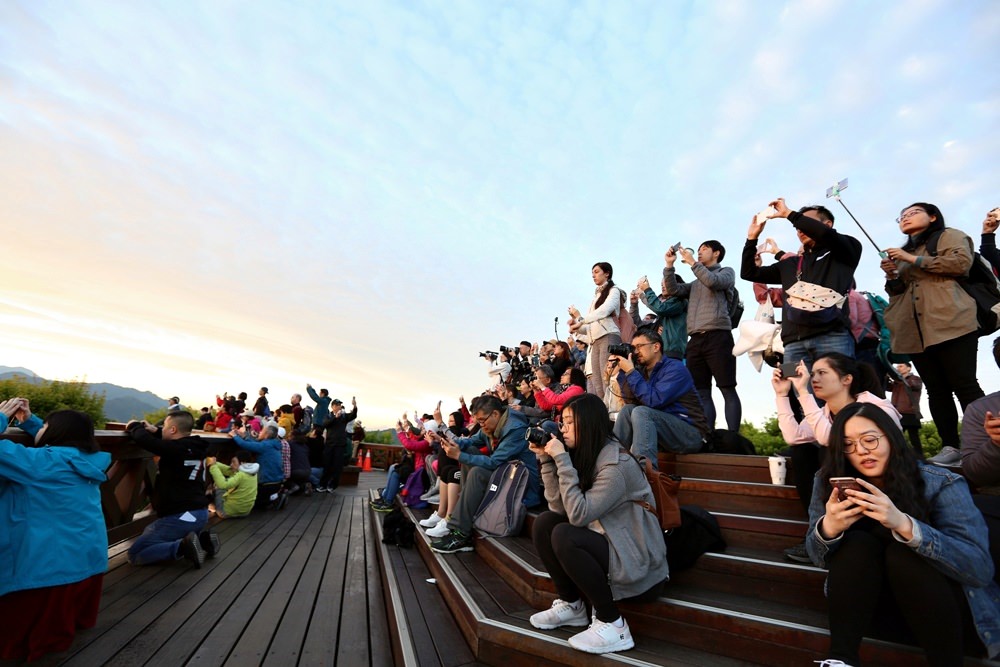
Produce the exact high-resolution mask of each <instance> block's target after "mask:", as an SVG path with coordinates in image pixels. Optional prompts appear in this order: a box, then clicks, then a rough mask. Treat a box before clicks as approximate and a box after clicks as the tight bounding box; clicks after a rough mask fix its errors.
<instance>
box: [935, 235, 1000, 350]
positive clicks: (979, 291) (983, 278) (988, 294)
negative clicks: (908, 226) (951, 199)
mask: <svg viewBox="0 0 1000 667" xmlns="http://www.w3.org/2000/svg"><path fill="white" fill-rule="evenodd" d="M943 231H944V230H941V231H939V232H935V233H934V234H932V235H931V237H930V238H929V239H927V254H928V255H930V256H931V257H937V246H938V240H939V239H940V238H941V232H943ZM955 282H957V283H958V284H959V286H961V288H962V289H963V290H965V293H966V294H968V295H969V296H971V297H972V300H973V301H975V302H976V320H977V321H978V322H979V330H978V331H977V335H979V336H980V337H981V336H989V335H990V334H992V333H994V332H995V331H996V330H997V329H1000V283H997V277H996V274H995V273H993V268H992V267H991V266H990V264H989V262H987V261H986V260H985V259H983V256H982V255H980V254H979V253H978V252H973V253H972V266H971V267H970V268H969V275H968V276H967V277H966V276H958V277H956V278H955Z"/></svg>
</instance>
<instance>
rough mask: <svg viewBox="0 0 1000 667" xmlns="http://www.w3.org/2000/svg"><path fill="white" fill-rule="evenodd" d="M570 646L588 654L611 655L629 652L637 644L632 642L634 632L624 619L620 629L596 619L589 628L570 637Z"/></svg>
mask: <svg viewBox="0 0 1000 667" xmlns="http://www.w3.org/2000/svg"><path fill="white" fill-rule="evenodd" d="M569 645H570V646H572V647H573V648H575V649H576V650H577V651H585V652H586V653H611V652H613V651H627V650H629V649H630V648H632V647H634V646H635V642H634V641H632V631H631V630H629V629H628V622H626V621H625V619H624V618H623V619H622V627H620V628H619V627H616V626H615V624H614V623H604V622H603V621H599V620H596V619H595V620H594V622H593V623H592V624H591V625H590V627H589V628H587V629H586V630H584V631H583V632H580V633H577V634H575V635H573V636H572V637H570V638H569Z"/></svg>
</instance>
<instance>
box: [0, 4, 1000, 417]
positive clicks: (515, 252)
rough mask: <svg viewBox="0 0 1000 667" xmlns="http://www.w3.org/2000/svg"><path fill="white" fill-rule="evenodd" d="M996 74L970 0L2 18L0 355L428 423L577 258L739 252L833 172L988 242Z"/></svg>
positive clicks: (549, 313) (557, 303)
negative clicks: (323, 393)
mask: <svg viewBox="0 0 1000 667" xmlns="http://www.w3.org/2000/svg"><path fill="white" fill-rule="evenodd" d="M997 62H1000V4H998V3H997V2H993V1H991V0H983V1H981V2H976V1H958V2H956V1H954V0H952V1H945V0H942V1H940V2H939V1H935V0H914V1H912V2H888V1H886V2H870V1H869V2H854V1H846V2H845V1H843V0H839V1H828V0H802V1H791V2H752V1H750V0H747V1H743V2H741V1H734V2H722V1H719V2H680V1H677V2H608V3H597V2H579V3H578V2H566V3H561V2H543V3H538V2H504V3H501V2H471V1H470V2H437V3H434V2H431V3H418V2H399V3H383V2H364V3H357V2H326V1H324V2H294V3H288V2H256V3H240V2H234V1H225V0H220V1H218V2H210V3H205V2H198V3H195V2H181V1H175V0H171V1H170V2H165V1H164V2H143V3H126V2H64V1H60V2H45V1H42V0H31V1H25V2H14V1H8V2H3V3H0V93H2V94H0V202H2V203H0V216H2V217H0V220H2V226H3V230H4V235H5V238H4V244H3V247H4V251H5V253H4V254H5V260H4V262H3V267H2V269H0V270H2V275H3V276H4V289H3V290H2V292H0V349H2V350H3V357H2V358H0V364H4V365H9V366H26V367H28V368H31V369H32V370H34V371H35V372H37V373H39V374H41V375H44V376H46V377H51V378H62V379H68V378H74V377H76V378H86V379H87V380H90V381H95V382H97V381H108V382H114V383H118V384H122V385H126V386H133V387H137V388H141V389H149V390H152V391H154V392H157V393H159V394H160V395H163V396H169V395H171V394H175V393H176V394H179V395H180V396H181V398H182V402H184V403H185V404H189V405H194V406H200V405H204V404H207V403H208V402H209V401H210V400H211V397H212V396H213V395H214V394H215V393H216V392H221V391H230V392H238V391H241V390H246V391H249V392H250V393H251V395H252V394H253V393H254V391H255V390H256V388H257V387H259V386H261V385H267V386H269V387H270V388H271V390H272V394H273V398H272V403H274V402H275V401H284V400H286V399H287V396H288V395H289V394H290V393H291V392H292V391H296V390H298V391H301V390H302V389H303V388H304V384H305V383H306V382H307V381H308V382H312V383H313V384H314V385H316V386H327V387H329V388H330V390H331V392H332V393H333V394H334V395H336V396H339V397H341V398H343V399H345V400H347V399H349V398H350V396H351V395H356V396H357V397H358V402H359V405H360V406H361V415H360V416H361V418H362V419H363V420H365V422H366V424H367V425H369V426H379V425H383V424H388V423H390V422H391V421H394V419H395V415H397V414H399V413H400V412H402V411H403V410H412V409H414V408H417V409H419V410H420V411H425V410H430V409H431V408H432V407H433V403H434V402H436V401H437V400H438V399H439V398H440V399H445V408H446V409H447V408H451V407H453V406H454V404H455V399H456V398H457V396H458V395H459V394H465V395H466V396H471V395H474V394H476V393H478V392H479V391H481V390H482V389H483V388H485V386H486V385H487V381H488V379H487V375H486V366H485V364H484V363H483V362H482V361H481V360H479V359H478V357H477V352H478V351H480V350H483V349H496V347H497V346H498V345H500V344H515V343H516V342H517V341H519V340H521V339H522V338H529V339H533V340H537V339H541V338H549V337H551V334H552V333H553V318H554V317H557V316H558V317H559V319H560V324H559V334H560V336H562V337H564V336H565V335H566V328H565V320H566V307H567V306H568V305H569V304H577V305H580V306H581V307H583V308H585V307H586V305H587V303H588V302H589V299H590V296H591V294H592V290H593V283H592V282H591V280H590V267H591V265H592V264H593V263H594V262H596V261H610V262H611V263H612V264H613V265H614V267H615V276H614V277H615V279H616V280H617V282H618V283H619V284H621V285H623V286H624V287H626V288H631V287H633V286H634V284H635V281H636V280H637V279H638V278H639V277H640V276H642V275H649V276H650V277H651V279H653V281H654V282H658V281H656V279H655V276H658V275H659V272H660V270H661V268H662V265H663V252H664V250H665V249H666V247H667V246H669V245H671V244H672V243H674V242H676V241H683V242H684V243H685V244H687V245H691V246H697V245H698V244H699V243H700V242H701V241H703V240H705V239H708V238H717V239H719V240H720V241H722V243H723V244H725V245H726V246H727V247H728V248H729V250H730V257H729V258H727V260H726V261H725V262H724V263H725V264H729V265H736V264H737V263H738V255H739V250H740V247H741V246H742V244H743V240H744V239H745V234H746V227H747V224H748V222H749V220H750V218H751V216H752V214H753V213H754V212H756V211H757V210H759V209H760V208H761V207H762V206H764V205H765V204H766V203H767V201H768V200H770V199H771V198H773V197H776V196H784V197H786V198H787V200H788V203H789V204H790V205H792V206H800V205H802V204H805V203H811V202H820V201H822V200H823V197H824V193H825V190H826V188H827V186H829V185H831V184H832V183H834V182H836V181H837V180H839V179H841V178H844V177H849V178H850V187H849V189H848V190H847V191H846V192H845V194H844V199H845V202H846V203H847V205H848V206H850V207H851V210H852V211H853V212H854V213H855V214H856V215H857V216H858V217H859V218H860V219H861V220H862V222H863V223H864V224H865V225H866V227H867V228H868V229H869V231H870V233H871V234H872V236H873V237H875V239H876V241H877V242H878V244H879V245H880V246H882V247H886V246H892V245H897V246H898V245H900V244H901V239H900V238H899V235H898V232H897V230H896V225H895V223H894V222H893V219H894V218H895V217H896V215H897V214H898V211H899V209H900V208H902V207H904V206H906V205H907V204H909V203H911V202H913V201H931V202H934V203H937V204H938V205H939V206H940V207H941V208H942V210H943V211H944V212H945V215H946V218H947V220H948V222H949V223H950V224H951V225H953V226H957V227H961V228H962V229H964V230H966V231H967V232H969V233H971V234H973V235H974V237H975V238H977V240H978V232H979V228H980V224H981V221H982V219H983V217H984V214H985V212H986V211H987V210H989V209H990V208H992V207H993V206H997V205H998V204H1000V187H998V186H1000V168H998V164H1000V132H998V130H1000V127H998V119H1000V75H998V71H1000V69H998V67H997ZM835 213H838V214H840V213H842V211H841V210H839V209H835ZM837 224H838V226H840V227H841V228H842V229H844V230H845V231H849V232H852V233H854V232H856V227H855V226H854V224H853V223H852V222H851V221H850V220H849V218H848V217H847V216H846V215H838V222H837ZM766 235H767V236H773V237H774V238H775V239H776V240H777V242H778V243H779V245H781V246H782V247H785V248H793V246H794V244H795V240H794V235H793V233H792V230H791V226H790V225H789V224H788V223H787V222H785V221H775V222H773V223H771V224H770V225H769V226H768V229H767V232H766ZM862 265H863V268H862V269H861V270H860V271H859V274H858V282H859V284H860V285H861V286H862V287H863V288H868V289H873V290H881V287H882V281H881V279H880V271H879V270H878V259H877V257H876V254H875V251H874V249H873V248H872V247H871V246H870V245H868V244H867V242H866V247H865V254H864V256H863V258H862ZM686 272H687V269H686V268H682V269H681V274H682V275H685V276H687V275H689V274H688V273H686ZM741 291H742V293H743V295H744V299H745V300H747V301H752V293H751V290H750V286H749V285H748V284H742V285H741ZM752 315H753V310H752V308H751V310H750V313H749V315H748V317H750V316H752ZM981 348H982V350H981V355H980V358H981V361H980V369H981V370H980V378H981V379H982V381H983V384H984V389H986V391H994V390H997V389H1000V373H998V372H997V369H996V367H995V365H994V364H993V362H992V358H991V357H990V356H989V355H988V354H987V353H988V349H987V348H989V344H988V342H987V341H983V342H982V344H981ZM739 378H740V389H741V393H742V395H743V400H744V406H745V417H747V418H749V419H751V420H752V421H756V422H759V421H761V420H763V419H764V418H765V417H767V416H768V415H769V414H771V413H772V412H773V401H772V399H771V390H770V386H769V383H768V379H767V377H766V375H765V376H760V375H758V374H757V373H756V372H754V371H753V369H752V367H751V366H750V364H749V363H748V362H746V360H740V362H739Z"/></svg>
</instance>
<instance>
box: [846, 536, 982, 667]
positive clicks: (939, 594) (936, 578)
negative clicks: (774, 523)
mask: <svg viewBox="0 0 1000 667" xmlns="http://www.w3.org/2000/svg"><path fill="white" fill-rule="evenodd" d="M828 562H829V566H830V567H829V569H830V574H829V577H828V579H827V598H828V601H829V605H830V656H829V657H830V658H836V659H839V660H843V661H844V662H846V663H849V664H852V665H857V664H860V660H859V658H858V649H859V647H860V645H861V639H862V637H863V636H864V635H865V634H867V633H869V631H870V630H871V629H872V627H873V622H874V628H875V629H876V630H877V631H878V632H879V635H880V636H882V635H890V636H886V637H885V638H887V639H892V640H894V641H909V642H911V643H912V642H913V640H914V639H916V643H918V644H919V645H920V647H921V648H922V649H923V650H924V654H925V655H926V656H927V661H928V663H929V664H930V665H932V667H936V666H938V665H954V666H956V667H960V666H961V665H962V663H963V657H962V656H963V643H964V644H965V646H966V647H968V648H971V649H973V650H974V651H982V650H983V646H982V644H981V643H980V642H979V639H978V637H977V635H976V632H975V626H974V625H973V623H972V613H971V612H970V610H969V605H968V602H967V601H966V599H965V593H964V592H963V590H962V587H961V586H960V585H959V584H958V582H956V581H954V580H952V579H949V578H948V577H946V576H945V575H944V574H942V573H941V572H940V571H939V570H937V569H935V568H934V566H933V565H931V563H930V561H929V560H927V559H926V558H924V557H923V556H920V555H919V554H917V553H916V552H915V551H913V550H912V549H911V548H910V547H908V546H906V545H905V544H902V543H900V542H897V541H896V540H895V538H893V537H892V534H891V533H890V532H889V531H888V530H887V529H885V528H884V527H882V526H881V525H880V524H879V523H877V522H875V521H873V520H872V519H868V518H863V519H861V520H860V521H858V522H857V523H856V524H854V526H852V527H851V528H850V529H849V530H848V531H847V532H846V533H845V534H844V537H843V538H842V540H841V543H840V546H839V548H837V550H836V551H834V552H833V553H832V555H831V556H830V557H829V561H828Z"/></svg>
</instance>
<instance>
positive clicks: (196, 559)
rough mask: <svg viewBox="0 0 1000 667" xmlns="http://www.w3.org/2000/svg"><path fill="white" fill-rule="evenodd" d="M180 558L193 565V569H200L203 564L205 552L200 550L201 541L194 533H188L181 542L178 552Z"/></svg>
mask: <svg viewBox="0 0 1000 667" xmlns="http://www.w3.org/2000/svg"><path fill="white" fill-rule="evenodd" d="M179 553H180V555H181V556H184V557H185V558H187V559H188V560H189V561H191V563H192V564H193V565H194V567H195V569H200V568H201V566H202V564H203V563H204V562H205V550H204V549H202V548H201V541H200V540H199V539H198V536H197V535H196V534H194V533H188V534H187V535H186V536H185V537H184V539H183V540H181V548H180V551H179Z"/></svg>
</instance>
